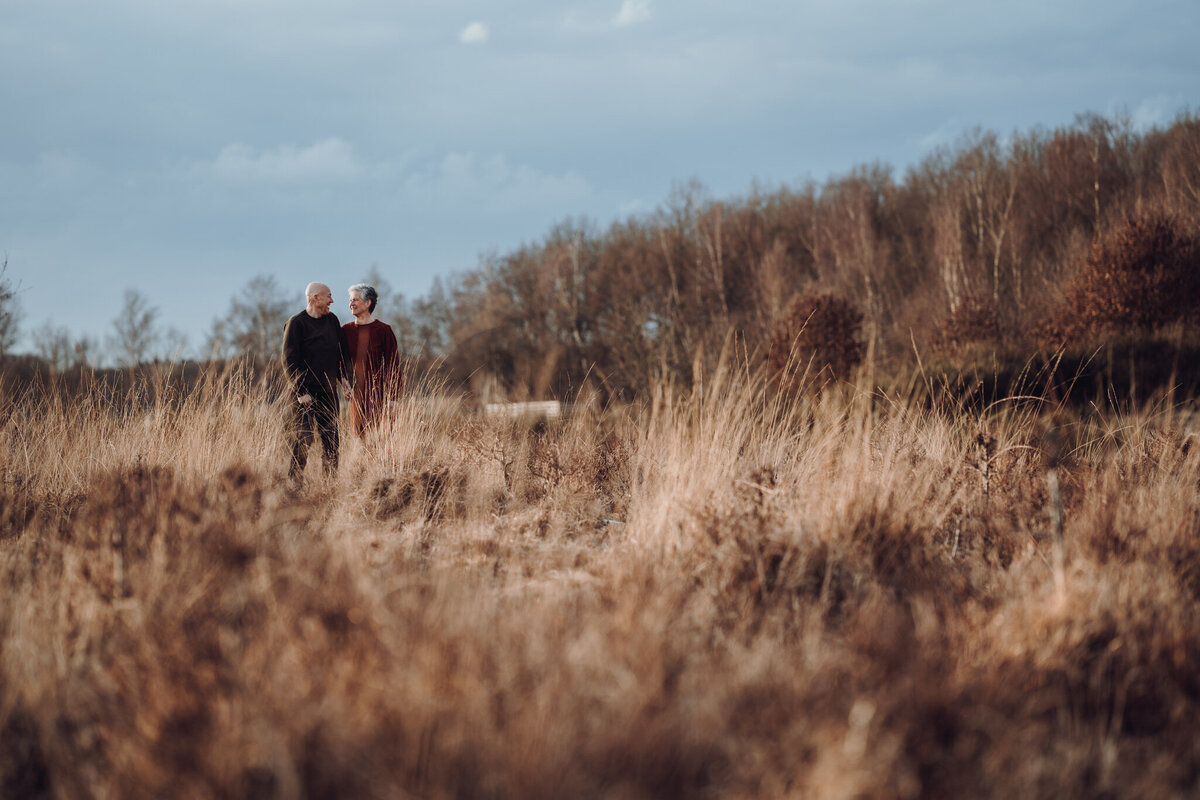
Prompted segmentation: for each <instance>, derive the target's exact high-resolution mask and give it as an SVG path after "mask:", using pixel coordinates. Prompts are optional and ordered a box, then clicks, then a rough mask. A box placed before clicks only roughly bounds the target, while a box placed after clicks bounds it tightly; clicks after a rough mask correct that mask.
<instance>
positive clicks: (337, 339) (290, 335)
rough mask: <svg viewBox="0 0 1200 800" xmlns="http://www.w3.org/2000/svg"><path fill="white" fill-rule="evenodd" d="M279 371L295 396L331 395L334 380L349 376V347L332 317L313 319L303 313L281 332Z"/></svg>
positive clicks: (333, 389) (338, 324)
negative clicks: (282, 372) (289, 383)
mask: <svg viewBox="0 0 1200 800" xmlns="http://www.w3.org/2000/svg"><path fill="white" fill-rule="evenodd" d="M283 369H284V372H286V373H287V376H288V380H289V381H291V384H292V387H293V390H294V392H295V394H297V395H302V394H333V393H335V392H336V391H337V381H338V378H345V377H348V376H349V374H350V348H349V347H348V346H347V344H346V334H345V333H343V331H342V326H341V324H340V323H339V322H338V318H337V315H336V314H332V313H330V314H325V315H324V316H321V317H314V316H312V315H311V314H309V313H308V311H307V310H305V311H301V312H300V313H299V314H296V315H295V316H294V317H292V318H291V319H289V320H288V321H287V325H286V326H284V329H283Z"/></svg>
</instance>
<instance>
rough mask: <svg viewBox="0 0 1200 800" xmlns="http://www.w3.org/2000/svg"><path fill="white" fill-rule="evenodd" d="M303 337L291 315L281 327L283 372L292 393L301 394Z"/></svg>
mask: <svg viewBox="0 0 1200 800" xmlns="http://www.w3.org/2000/svg"><path fill="white" fill-rule="evenodd" d="M303 340H304V337H303V334H302V333H301V332H300V326H299V325H298V324H296V318H295V317H292V318H291V319H289V320H288V321H287V325H285V326H284V328H283V351H282V358H283V372H284V375H286V376H287V381H288V385H289V387H290V391H291V393H292V394H293V395H299V394H301V392H302V390H301V382H302V381H303V379H304V354H303V352H302V349H301V343H302V342H303Z"/></svg>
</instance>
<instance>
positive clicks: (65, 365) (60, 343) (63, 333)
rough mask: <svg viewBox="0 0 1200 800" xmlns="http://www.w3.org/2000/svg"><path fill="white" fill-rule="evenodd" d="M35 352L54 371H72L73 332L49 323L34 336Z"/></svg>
mask: <svg viewBox="0 0 1200 800" xmlns="http://www.w3.org/2000/svg"><path fill="white" fill-rule="evenodd" d="M34 352H36V353H37V355H38V358H40V359H42V360H43V361H45V362H46V363H47V364H49V365H50V368H51V369H53V370H56V371H59V372H61V371H63V370H66V369H70V367H71V365H72V364H73V363H74V360H73V356H74V352H73V347H72V342H71V332H70V331H69V330H67V329H66V327H64V326H62V325H55V324H54V323H52V322H47V323H46V324H45V325H43V326H42V327H41V329H40V330H39V331H38V332H37V334H36V335H35V336H34Z"/></svg>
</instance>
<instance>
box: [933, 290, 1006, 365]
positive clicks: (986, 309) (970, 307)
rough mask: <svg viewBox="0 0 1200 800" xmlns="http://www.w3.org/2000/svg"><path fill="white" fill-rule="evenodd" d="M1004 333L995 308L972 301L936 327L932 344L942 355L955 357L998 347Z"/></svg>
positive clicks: (939, 321) (972, 299) (934, 349)
mask: <svg viewBox="0 0 1200 800" xmlns="http://www.w3.org/2000/svg"><path fill="white" fill-rule="evenodd" d="M1004 339H1005V336H1004V330H1003V327H1002V326H1001V323H1000V315H999V314H998V313H997V312H996V308H995V306H993V305H991V304H990V303H986V302H983V301H981V300H979V299H976V298H969V299H968V300H966V301H965V302H964V303H963V304H962V305H961V306H959V307H958V308H957V309H956V310H955V311H954V312H953V313H952V314H950V315H948V316H946V317H943V318H942V319H940V320H938V322H937V324H936V325H934V328H933V332H932V335H931V341H930V344H931V346H932V348H933V352H934V353H936V354H938V355H944V356H955V355H959V354H960V353H961V352H962V351H963V350H964V349H966V348H968V347H969V346H971V345H979V344H982V345H991V346H993V347H994V346H998V345H1000V344H1001V343H1003V342H1004Z"/></svg>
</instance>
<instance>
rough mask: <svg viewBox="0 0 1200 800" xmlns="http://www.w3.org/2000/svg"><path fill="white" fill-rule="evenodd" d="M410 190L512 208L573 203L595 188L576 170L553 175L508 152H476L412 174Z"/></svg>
mask: <svg viewBox="0 0 1200 800" xmlns="http://www.w3.org/2000/svg"><path fill="white" fill-rule="evenodd" d="M404 191H405V194H407V195H409V196H412V197H424V198H429V197H437V198H440V199H442V200H446V201H452V202H455V203H467V204H470V203H477V204H481V205H483V206H488V207H491V208H509V209H511V208H538V207H555V206H558V205H559V204H568V207H569V204H570V203H573V202H578V201H581V200H582V199H584V198H586V197H587V196H588V194H589V193H590V191H591V190H590V187H589V186H588V183H587V181H586V180H585V179H584V178H583V177H582V176H581V175H579V174H578V173H575V172H567V173H565V174H563V175H553V174H550V173H546V172H542V171H540V170H538V169H535V168H534V167H531V166H529V165H527V164H518V165H516V166H513V165H510V164H509V163H508V159H507V158H505V156H504V155H503V154H497V155H493V156H489V157H486V158H484V157H480V156H477V155H476V154H475V153H449V154H447V155H446V156H445V157H443V158H442V159H441V161H440V162H438V163H436V164H430V165H428V166H427V167H426V168H425V169H424V170H422V171H420V172H416V173H413V174H412V175H410V176H409V178H408V180H407V181H405V185H404Z"/></svg>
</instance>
